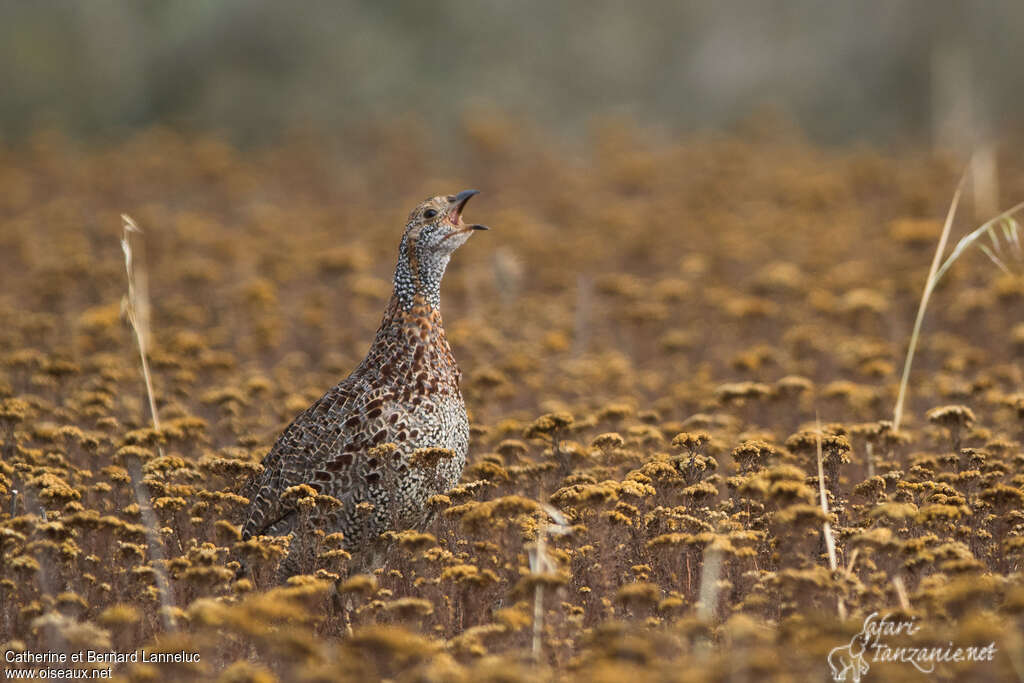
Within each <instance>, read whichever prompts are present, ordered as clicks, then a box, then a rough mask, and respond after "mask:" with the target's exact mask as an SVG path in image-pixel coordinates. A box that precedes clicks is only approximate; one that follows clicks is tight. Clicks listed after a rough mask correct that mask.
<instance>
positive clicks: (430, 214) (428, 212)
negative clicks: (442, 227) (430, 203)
mask: <svg viewBox="0 0 1024 683" xmlns="http://www.w3.org/2000/svg"><path fill="white" fill-rule="evenodd" d="M436 215H437V209H427V210H426V211H424V212H423V217H424V218H433V217H434V216H436Z"/></svg>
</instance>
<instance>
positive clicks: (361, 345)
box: [0, 115, 1024, 681]
mask: <svg viewBox="0 0 1024 683" xmlns="http://www.w3.org/2000/svg"><path fill="white" fill-rule="evenodd" d="M457 135H458V137H459V140H460V145H462V146H463V147H464V148H465V149H466V150H467V151H466V154H465V158H464V159H462V160H460V162H459V163H458V165H457V167H455V166H453V165H451V164H450V163H448V162H444V161H438V159H439V158H442V157H440V156H439V155H438V153H437V149H436V147H435V146H434V145H435V144H436V142H437V141H436V140H435V139H433V138H432V137H431V136H429V135H428V134H426V133H424V132H423V131H422V130H421V129H420V128H418V127H416V126H412V125H407V124H401V123H391V124H374V125H372V126H365V127H364V128H363V132H362V134H361V135H360V136H359V138H358V139H353V140H351V141H349V143H348V144H347V146H346V147H345V149H348V150H350V151H351V155H350V156H348V157H345V156H340V155H338V154H336V150H333V149H331V148H329V147H325V146H324V145H323V144H321V141H320V140H319V139H317V138H303V137H301V136H296V137H294V138H290V139H288V140H287V141H286V142H283V143H282V144H280V145H275V146H269V147H265V148H262V149H259V150H253V149H250V150H247V151H239V149H237V148H235V147H232V146H230V145H228V144H226V143H224V142H223V141H222V140H220V139H218V138H215V137H202V136H199V137H196V136H191V135H182V134H176V133H172V132H169V131H168V130H166V129H154V130H147V131H144V132H141V133H138V134H136V135H133V136H130V137H127V138H126V139H124V140H123V141H121V142H119V143H118V144H115V145H111V146H106V147H102V146H101V147H99V148H95V146H93V145H89V146H86V147H83V146H82V145H81V144H79V143H76V142H75V141H73V140H69V139H67V138H63V137H61V136H60V135H58V134H55V133H45V134H43V133H39V134H36V135H34V136H32V137H31V138H29V139H28V140H27V144H26V145H23V146H21V147H20V148H19V149H17V150H6V151H3V152H0V186H2V187H3V188H4V192H3V193H0V449H2V453H3V457H2V459H0V550H2V553H0V604H2V605H3V609H2V610H0V644H2V645H0V648H2V649H6V648H12V649H22V648H32V649H34V650H39V651H45V650H54V649H61V648H74V649H84V648H92V649H107V648H114V649H116V650H119V651H131V650H133V649H135V648H139V647H147V648H149V649H150V650H151V651H152V650H156V651H168V652H174V651H179V650H186V651H192V650H198V651H199V652H200V653H201V655H202V659H201V662H199V663H198V664H183V665H176V666H175V665H161V666H159V667H154V666H145V665H129V666H125V667H122V668H120V669H119V673H120V674H123V675H124V676H125V679H126V680H154V679H159V680H195V679H196V677H197V676H201V677H207V678H213V677H220V678H221V680H224V681H239V680H248V681H257V680H258V681H272V680H287V681H297V680H310V681H316V680H377V679H380V678H390V679H393V680H437V681H442V680H443V681H479V680H502V681H510V680H537V679H541V680H569V679H583V680H596V681H601V680H608V681H613V680H614V681H620V680H624V679H627V678H628V679H633V680H638V681H639V680H668V679H671V680H695V681H697V680H763V679H772V680H806V679H807V678H808V672H815V673H813V674H811V675H812V676H813V677H816V678H818V679H820V678H822V677H823V676H825V675H827V668H826V657H827V654H828V652H829V651H830V650H831V649H832V648H834V647H837V646H840V645H843V644H846V643H848V642H849V641H850V639H851V637H852V636H853V635H854V634H855V633H857V632H858V631H859V630H860V628H861V624H862V622H863V618H864V617H865V616H866V615H867V614H869V613H871V612H873V611H876V610H877V611H879V612H883V613H886V612H895V613H897V614H901V615H904V616H907V617H909V616H914V617H918V618H919V621H918V623H919V624H921V626H922V629H921V631H920V632H919V634H918V635H917V636H916V640H914V641H913V642H914V643H923V644H929V643H931V644H937V645H941V646H945V644H946V643H947V642H949V641H952V642H954V643H956V644H958V645H963V646H969V645H971V646H973V645H987V644H988V643H989V642H995V644H996V647H997V649H998V653H997V655H996V659H995V661H993V662H991V663H987V664H981V665H966V664H951V665H943V667H941V668H940V671H939V673H940V675H942V676H945V677H947V678H965V677H973V679H974V680H1006V679H1008V678H1011V677H1012V676H1013V675H1014V668H1013V667H1014V661H1015V660H1014V659H1013V657H1014V656H1015V653H1019V652H1020V651H1021V643H1022V638H1024V621H1022V617H1021V615H1022V613H1024V612H1022V606H1024V582H1022V575H1021V558H1022V553H1024V540H1022V539H1024V518H1022V516H1021V512H1020V511H1021V508H1022V504H1024V453H1022V451H1021V438H1022V436H1024V394H1022V393H1021V386H1022V383H1024V376H1022V365H1021V358H1022V354H1024V329H1022V327H1021V325H1020V324H1019V323H1014V322H1013V321H1019V320H1021V317H1022V315H1024V277H1022V276H1021V275H1019V274H1017V275H1014V274H1003V273H1000V272H999V271H997V270H996V269H995V268H994V267H992V265H991V264H990V263H989V262H988V260H987V259H986V258H985V257H984V256H983V255H982V254H980V253H975V254H969V255H967V256H965V257H964V259H962V260H961V261H960V262H958V264H957V266H956V267H955V268H953V269H951V270H950V271H949V272H948V273H947V276H946V278H945V279H944V280H943V283H942V284H941V286H940V287H939V288H938V289H937V291H936V293H935V296H934V301H933V303H932V308H931V310H930V311H929V318H928V321H927V325H926V330H925V335H924V337H923V338H922V343H921V346H920V349H919V356H918V360H917V362H916V365H915V369H914V373H913V376H912V391H911V394H910V403H909V406H908V413H907V416H906V419H905V422H904V427H903V429H902V430H901V431H900V432H898V433H895V432H893V431H892V429H891V426H890V425H888V423H886V422H885V418H887V417H888V416H889V415H890V414H891V410H892V406H893V402H894V400H895V393H896V387H897V382H898V367H899V364H900V362H901V360H902V357H903V353H904V351H905V344H906V340H907V335H908V333H909V328H910V325H911V322H912V320H913V315H914V311H915V309H916V306H917V300H918V297H919V295H920V289H921V286H922V283H923V281H924V279H925V275H926V273H927V270H928V263H929V261H930V258H931V250H932V249H933V248H934V239H935V237H936V235H937V234H938V233H939V231H940V228H941V226H940V223H939V220H938V217H940V216H941V215H942V214H943V211H944V209H945V206H946V204H947V202H948V200H949V193H950V192H951V190H952V188H953V187H954V185H955V182H956V178H957V176H958V174H959V172H960V168H959V165H958V164H957V163H954V162H952V161H951V160H950V159H948V158H944V157H941V156H935V155H932V154H925V153H918V152H908V153H905V154H902V155H901V156H898V157H897V156H891V155H887V154H882V153H879V152H877V151H871V150H866V149H860V150H836V149H831V150H830V149H822V148H820V147H817V146H815V145H812V144H809V143H808V142H806V141H805V140H803V139H801V137H800V136H799V135H796V134H794V133H793V130H792V127H791V126H787V125H784V124H781V123H780V122H779V121H777V120H773V119H765V120H759V119H753V120H749V121H748V122H747V123H746V124H745V126H744V127H743V129H742V133H739V134H737V135H733V136H728V137H725V136H694V137H690V138H674V139H666V138H664V137H662V136H660V135H658V134H656V133H652V132H651V131H650V130H649V129H647V128H643V127H636V126H634V125H632V124H630V123H628V122H624V121H622V120H618V121H613V120H612V121H606V122H605V123H603V124H602V125H599V126H594V127H593V128H592V129H591V132H590V133H589V135H590V137H588V139H587V140H586V145H585V147H586V149H588V150H589V152H588V154H587V155H586V156H585V157H582V158H578V157H576V156H574V155H571V154H568V153H566V151H565V149H564V148H563V146H562V145H561V144H560V143H558V142H556V141H554V139H553V138H552V137H550V136H549V135H547V134H545V133H540V132H537V131H536V130H534V129H533V128H532V127H531V126H530V125H527V124H525V123H523V122H517V121H514V120H509V119H503V118H500V117H498V116H495V115H477V116H468V117H466V118H465V119H464V120H463V123H462V124H461V128H460V129H459V131H458V133H457ZM367 149H372V150H373V153H372V154H360V153H359V151H360V150H367ZM1007 149H1013V147H1012V146H1011V147H1008V148H1007ZM1007 149H1003V150H997V153H998V157H999V158H1000V159H1002V160H1003V164H1002V166H1001V172H1000V184H1001V187H1002V188H1003V190H1004V192H1005V193H1006V195H1007V196H1010V197H1021V196H1024V167H1022V166H1021V161H1020V158H1019V157H1018V156H1015V155H1013V154H1009V153H1008V151H1007ZM339 159H341V161H339ZM469 185H473V186H477V187H480V188H482V189H483V190H484V194H482V195H481V196H480V197H478V198H477V199H476V200H474V202H473V204H472V205H471V206H470V207H469V212H470V216H471V217H472V219H473V220H480V221H483V222H486V223H487V224H488V225H490V226H491V227H492V230H491V231H490V232H488V233H485V234H481V235H480V236H478V237H476V238H474V239H473V241H472V242H471V243H470V244H469V245H467V246H466V247H465V248H464V249H462V250H460V251H459V253H458V254H457V255H456V258H455V259H454V260H453V262H452V265H451V268H450V270H449V274H448V276H447V278H446V282H445V285H444V290H443V307H444V313H445V319H446V328H447V330H448V332H449V338H450V340H451V343H452V346H453V347H454V352H455V354H456V356H457V358H458V359H459V362H460V365H461V367H462V369H463V371H464V372H465V376H464V380H463V387H464V393H465V395H466V399H467V404H468V406H469V409H470V411H471V423H472V445H471V453H470V462H469V464H468V467H467V470H466V473H465V476H464V479H463V482H462V483H461V484H460V485H459V486H458V487H456V488H455V489H453V490H452V491H449V492H448V493H447V494H446V495H444V496H438V497H436V498H435V499H434V500H432V501H431V505H432V506H434V507H435V509H436V510H437V511H438V513H439V514H438V516H437V518H436V520H435V521H434V522H433V523H432V524H431V525H430V527H429V528H427V529H426V530H422V531H402V532H399V533H394V534H390V540H391V541H392V542H393V543H392V549H391V551H390V552H389V554H388V558H387V562H386V564H385V566H384V567H383V568H381V569H379V570H378V571H376V572H374V574H373V575H358V576H352V577H350V576H348V569H347V568H348V554H347V553H346V552H345V551H344V550H342V549H340V548H339V547H338V544H339V539H338V538H337V537H332V536H327V537H324V538H321V539H318V540H317V543H318V544H319V560H320V566H319V568H318V571H317V573H316V575H314V576H305V577H299V578H297V579H295V580H293V581H292V583H291V584H290V585H288V586H284V587H275V586H273V585H272V582H271V581H270V580H269V577H270V576H272V574H273V571H274V565H275V564H276V562H277V561H278V560H279V559H280V557H281V554H282V551H283V544H284V543H285V542H286V541H285V540H283V539H267V538H261V539H256V540H254V541H252V542H250V543H247V544H240V543H239V542H238V539H239V530H238V526H237V522H238V518H239V515H240V511H241V510H242V508H243V507H244V505H245V503H246V501H245V500H244V499H242V498H240V497H239V496H238V495H237V491H238V490H239V488H240V485H241V483H242V482H243V481H244V480H245V478H246V477H247V476H249V475H250V474H251V473H252V472H253V471H255V469H256V468H257V467H258V466H259V462H260V459H261V457H262V455H263V454H264V453H265V452H266V449H267V448H268V447H269V445H270V444H271V443H272V442H273V440H274V438H275V437H276V435H277V434H278V433H279V431H280V429H281V428H282V427H283V426H284V424H286V423H287V421H288V420H289V419H290V418H291V417H292V416H293V415H294V414H295V413H296V412H297V411H299V410H301V409H303V408H304V407H305V406H307V405H308V404H309V402H310V401H311V400H313V399H315V398H316V397H318V396H319V395H320V394H321V392H322V391H323V390H324V389H325V388H326V387H328V386H330V385H331V384H332V383H334V382H336V381H337V380H338V379H339V378H340V377H342V376H344V375H345V374H346V373H347V372H348V371H349V370H350V369H351V368H352V366H353V365H354V364H355V363H357V362H358V360H359V359H361V358H362V356H363V354H364V353H365V350H366V348H367V345H368V343H369V341H370V339H371V338H372V335H373V331H374V329H375V326H376V325H377V323H378V321H379V318H380V315H381V311H382V309H383V306H384V303H385V301H386V299H387V297H388V295H389V293H390V277H391V273H392V268H393V265H394V258H395V252H396V243H397V240H398V236H399V235H400V233H401V229H402V222H403V220H404V217H405V214H406V211H407V210H408V208H409V207H410V206H412V205H414V204H415V202H416V201H418V200H419V199H421V198H422V197H424V196H428V195H431V194H437V193H439V192H442V193H443V192H449V191H452V190H453V189H458V188H462V187H465V186H469ZM381 188H387V191H383V190H382V189H381ZM123 211H127V212H129V213H131V214H132V216H133V217H134V218H135V219H136V220H137V222H138V223H139V225H140V226H141V227H142V228H143V230H145V235H144V238H143V241H142V242H140V243H137V244H136V255H137V256H138V257H140V258H141V257H142V256H143V255H145V256H146V257H147V259H146V260H147V265H146V272H147V273H148V283H149V291H150V293H151V297H152V317H151V319H152V341H151V353H150V360H151V364H152V368H153V374H154V383H155V387H156V396H157V406H158V408H159V412H160V416H161V422H162V425H163V429H162V431H160V432H155V431H154V430H152V429H150V428H149V422H148V418H147V413H146V407H145V398H144V390H143V386H142V380H141V377H140V372H139V367H138V356H137V353H136V350H135V348H134V346H133V339H132V335H131V332H130V331H129V330H128V328H127V327H126V325H125V324H124V323H123V321H122V320H121V315H120V313H121V298H122V296H123V294H124V292H125V288H126V285H125V279H124V263H123V260H122V254H121V251H120V248H119V245H118V242H117V238H118V236H119V234H120V218H119V214H120V213H121V212H123ZM965 213H966V212H965ZM967 227H968V226H965V225H958V226H956V230H955V231H954V236H957V235H959V234H962V233H963V232H964V231H965V229H966V228H967ZM1019 265H1020V264H1019V263H1017V266H1019ZM1018 272H1019V271H1018ZM816 417H820V420H821V431H820V432H819V431H818V427H817V423H816V421H815V419H816ZM819 439H820V443H821V448H822V460H823V462H822V464H821V471H822V473H823V478H822V480H821V481H819V475H818V471H819V470H818V464H817V457H816V451H817V446H818V443H819ZM161 449H162V452H163V455H160V453H161ZM133 472H139V473H140V474H139V475H133ZM138 476H141V479H142V480H141V482H140V483H141V485H142V487H143V488H144V489H145V491H146V492H147V493H148V494H149V496H150V497H151V499H152V502H153V507H154V508H155V515H156V518H157V520H158V524H159V527H160V528H159V530H158V531H159V535H160V538H161V539H162V544H163V552H164V553H165V557H164V558H163V559H161V558H159V557H155V556H154V555H153V554H152V553H151V551H150V549H149V548H147V546H146V533H145V532H146V529H145V527H144V526H143V521H144V516H143V515H142V514H141V510H140V507H139V505H138V504H137V503H136V501H135V497H134V494H133V490H132V489H133V484H132V480H133V477H138ZM136 481H137V479H136ZM298 493H299V494H300V495H306V496H307V498H308V499H307V498H304V499H303V500H304V504H309V505H317V504H320V502H319V501H318V500H317V497H316V496H315V495H312V494H310V492H305V493H303V492H302V491H299V492H298ZM821 495H824V496H826V497H827V500H828V514H827V515H826V513H825V512H823V510H822V508H821V506H820V496H821ZM541 504H546V505H551V506H554V508H556V509H557V513H556V514H555V515H554V517H555V520H554V521H553V520H552V519H551V517H552V515H551V513H550V509H545V508H543V507H542V505H541ZM826 520H828V521H829V523H830V526H831V529H832V530H833V531H834V534H835V542H836V557H837V560H838V565H837V567H836V569H832V568H830V566H829V560H828V553H827V552H826V545H825V543H824V542H823V533H822V529H823V523H824V522H825V521H826ZM554 522H558V524H555V523H554ZM542 535H543V538H544V539H545V543H544V544H543V545H544V546H545V548H542V547H538V540H539V539H540V538H541V537H542ZM231 552H233V553H241V554H244V555H245V556H246V557H247V558H248V560H249V562H250V563H251V565H252V566H253V567H254V568H255V576H254V578H253V580H250V579H248V578H247V579H243V580H241V581H236V580H235V579H234V576H235V575H234V571H233V569H234V567H233V565H232V564H231V563H230V561H229V558H230V555H229V553H231ZM156 565H159V566H163V567H164V568H165V569H166V572H167V575H168V576H169V582H170V595H171V597H170V603H171V605H172V607H171V609H170V610H168V611H169V612H170V614H168V615H167V616H169V617H171V618H173V621H174V622H175V623H176V624H177V629H176V630H174V631H173V632H167V631H165V630H164V628H163V626H162V625H161V620H160V601H159V599H158V594H157V590H156V572H155V570H154V566H156ZM537 614H539V615H540V619H539V620H538V619H537V616H536V615H537ZM844 615H845V616H844ZM535 625H536V639H535V637H534V636H535V634H534V629H535ZM535 643H536V645H535ZM904 644H910V643H904ZM535 657H536V660H535V659H534V658H535ZM871 674H872V675H875V676H877V677H878V679H879V680H883V679H884V680H918V678H919V674H918V672H917V671H916V670H915V669H913V668H912V667H910V666H909V665H906V664H902V665H901V664H890V665H883V664H879V663H873V664H872V668H871Z"/></svg>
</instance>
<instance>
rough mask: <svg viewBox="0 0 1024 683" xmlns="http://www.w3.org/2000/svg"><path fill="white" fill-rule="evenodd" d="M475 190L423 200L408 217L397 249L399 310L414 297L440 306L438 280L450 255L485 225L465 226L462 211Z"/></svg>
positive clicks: (396, 282) (396, 274)
mask: <svg viewBox="0 0 1024 683" xmlns="http://www.w3.org/2000/svg"><path fill="white" fill-rule="evenodd" d="M478 193H479V191H478V190H463V191H462V192H459V193H458V194H450V195H439V196H437V197H431V198H430V199H427V200H425V201H424V202H422V203H421V204H420V205H419V206H417V207H416V208H415V209H413V210H412V213H410V214H409V220H408V222H407V223H406V225H405V234H404V235H402V244H401V246H400V247H399V256H398V267H397V269H396V270H395V293H396V294H397V295H399V299H400V300H401V301H402V302H403V306H405V307H408V306H409V305H411V303H410V302H411V301H412V299H413V297H414V296H415V295H417V294H419V295H422V296H423V297H424V299H425V300H426V301H427V302H428V303H429V304H430V305H432V306H435V307H436V306H438V305H440V288H441V278H442V277H443V276H444V271H445V268H446V267H447V266H448V260H449V259H450V258H451V255H452V252H454V251H455V250H456V249H458V248H459V247H461V246H462V245H463V244H465V243H466V240H468V239H469V236H470V235H472V234H473V233H474V232H475V231H477V230H487V226H486V225H479V224H467V223H466V222H465V221H464V220H463V219H462V210H463V209H464V208H466V202H468V201H469V199H470V197H472V196H473V195H475V194H478Z"/></svg>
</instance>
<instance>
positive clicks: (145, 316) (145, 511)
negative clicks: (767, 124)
mask: <svg viewBox="0 0 1024 683" xmlns="http://www.w3.org/2000/svg"><path fill="white" fill-rule="evenodd" d="M121 220H122V227H123V233H122V235H121V249H122V251H124V267H125V271H126V273H127V276H128V296H127V298H126V300H125V301H123V302H122V310H123V311H124V314H125V316H126V317H127V318H128V322H129V324H130V325H131V326H132V331H133V332H134V333H135V341H136V343H137V345H138V347H139V356H140V357H141V359H142V376H143V378H144V379H145V382H146V396H147V398H148V399H149V411H150V415H151V416H152V419H153V428H154V429H156V430H159V429H160V418H159V417H158V416H157V412H156V399H155V398H154V395H153V378H152V374H151V373H150V371H149V360H148V359H147V355H148V348H149V346H148V345H149V310H150V309H149V296H148V289H147V287H146V277H145V272H144V271H143V272H142V273H139V272H137V270H136V268H135V261H134V259H133V258H132V244H131V235H132V233H136V234H139V235H141V234H142V231H141V230H140V229H139V227H138V225H136V224H135V221H133V220H132V219H131V217H129V216H127V215H125V214H121ZM157 448H158V450H159V452H160V455H161V456H163V448H162V447H161V446H157ZM126 464H127V466H128V470H129V472H130V473H131V480H132V491H133V493H134V495H135V502H136V504H137V505H138V506H139V511H140V513H141V516H142V523H143V526H145V528H146V542H147V545H148V546H149V553H150V557H151V558H152V559H153V562H152V566H153V571H154V577H155V581H156V588H157V592H158V593H159V595H160V606H161V610H160V613H161V618H162V621H163V625H164V628H165V629H167V630H173V629H174V628H175V623H174V615H173V613H172V611H171V606H172V605H171V597H170V595H171V591H170V584H169V583H168V581H167V572H166V571H165V569H164V559H165V558H164V551H163V545H162V542H161V540H160V536H159V534H158V533H157V521H156V515H155V514H153V506H152V501H151V500H150V498H149V494H148V493H147V492H146V491H145V489H143V487H142V467H141V465H140V463H139V461H138V459H136V458H131V459H130V460H129V461H128V462H127V463H126Z"/></svg>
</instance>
